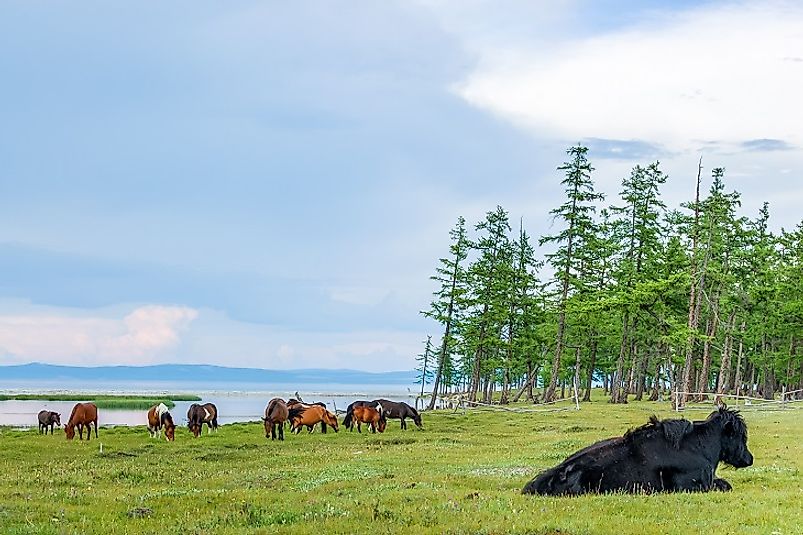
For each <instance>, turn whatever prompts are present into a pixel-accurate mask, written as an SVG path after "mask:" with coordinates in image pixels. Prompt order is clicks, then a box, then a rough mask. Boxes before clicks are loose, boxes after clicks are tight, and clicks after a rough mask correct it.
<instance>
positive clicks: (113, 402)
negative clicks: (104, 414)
mask: <svg viewBox="0 0 803 535" xmlns="http://www.w3.org/2000/svg"><path fill="white" fill-rule="evenodd" d="M11 400H14V401H36V400H43V401H76V402H78V401H84V402H86V401H91V402H93V403H94V404H95V405H96V406H97V407H98V409H127V410H137V409H144V410H147V409H149V408H151V407H153V406H154V405H156V404H158V403H164V404H165V405H167V407H168V408H170V409H172V408H173V407H175V406H176V404H175V403H174V401H201V398H200V397H199V396H196V395H192V394H171V395H169V396H137V395H128V394H0V401H11ZM62 416H63V417H64V418H65V420H64V422H63V423H66V422H67V419H68V418H69V417H70V415H69V414H63V415H62Z"/></svg>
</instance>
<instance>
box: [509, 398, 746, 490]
mask: <svg viewBox="0 0 803 535" xmlns="http://www.w3.org/2000/svg"><path fill="white" fill-rule="evenodd" d="M720 461H722V462H724V463H726V464H729V465H731V466H733V467H735V468H744V467H746V466H750V465H751V464H753V455H752V454H751V453H750V451H749V450H748V449H747V425H746V424H745V422H744V419H743V418H742V417H741V416H740V415H739V413H738V412H736V411H733V410H730V409H728V408H727V407H721V408H719V409H718V410H716V411H714V412H712V413H711V415H710V416H709V417H708V418H707V419H706V420H704V421H701V422H690V421H688V420H658V418H656V417H655V416H653V417H651V418H650V421H649V423H647V424H646V425H643V426H641V427H638V428H636V429H633V430H630V431H628V432H627V433H625V435H624V436H623V437H616V438H609V439H607V440H603V441H601V442H597V443H596V444H592V445H591V446H588V447H587V448H584V449H582V450H580V451H578V452H577V453H575V454H574V455H572V456H571V457H569V458H568V459H566V460H565V461H563V462H562V463H560V464H559V465H558V466H555V467H554V468H550V469H549V470H547V471H545V472H542V473H541V474H540V475H538V476H537V477H536V478H535V479H533V480H532V481H530V482H529V483H527V485H526V486H525V487H524V489H523V490H522V493H524V494H548V495H553V496H557V495H578V494H586V493H590V492H615V491H619V492H631V493H638V492H644V493H651V492H684V491H686V492H693V491H694V492H708V491H711V490H722V491H726V490H731V489H732V487H731V485H730V483H728V482H727V481H725V480H724V479H721V478H717V477H715V476H714V473H715V471H716V469H717V465H718V464H719V462H720Z"/></svg>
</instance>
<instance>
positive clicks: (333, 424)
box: [38, 398, 422, 441]
mask: <svg viewBox="0 0 803 535" xmlns="http://www.w3.org/2000/svg"><path fill="white" fill-rule="evenodd" d="M147 418H148V433H149V434H150V436H151V437H152V438H161V437H162V436H164V438H165V439H166V440H167V441H173V440H175V436H176V424H175V422H174V421H173V416H172V415H171V414H170V410H169V409H168V407H167V405H165V404H164V403H159V404H157V405H154V406H153V407H151V408H150V409H148V414H147ZM388 418H396V419H399V420H401V428H402V429H407V422H406V419H407V418H410V419H412V420H413V422H414V423H415V424H416V425H417V426H418V427H422V423H421V415H420V414H419V413H418V411H417V410H415V409H414V408H413V407H411V406H410V405H408V404H407V403H404V402H397V401H390V400H387V399H375V400H373V401H355V402H354V403H352V404H351V405H349V406H348V408H347V409H346V415H345V417H344V419H343V425H344V427H346V428H347V429H349V430H353V429H354V424H355V423H356V425H357V431H358V432H360V433H362V428H361V425H362V424H367V425H368V428H369V429H370V430H371V432H372V433H376V432H379V433H383V432H384V431H385V427H386V426H387V419H388ZM38 419H39V433H40V434H41V433H44V434H47V431H48V429H49V430H50V434H51V435H52V434H53V428H54V427H61V414H59V413H57V412H53V411H46V410H43V411H40V412H39V415H38ZM262 421H263V422H264V424H265V438H268V437H270V438H271V439H272V440H275V439H276V438H278V439H279V440H284V427H285V425H286V424H289V426H290V432H291V433H296V434H298V433H299V432H300V431H301V430H302V429H303V428H305V427H306V428H307V430H308V432H310V433H311V432H312V431H313V430H314V429H315V426H317V425H318V424H320V427H321V432H322V433H326V431H327V429H329V428H332V429H333V430H334V431H335V433H337V431H338V421H337V415H336V414H335V413H333V412H331V411H329V410H328V409H327V408H326V404H325V403H320V402H319V403H304V402H302V401H300V400H298V399H294V398H290V399H289V400H287V401H285V400H283V399H282V398H273V399H272V400H270V401H269V402H268V405H267V407H265V415H264V416H263V417H262ZM204 424H206V426H207V429H208V432H209V433H211V432H213V431H217V429H218V411H217V407H216V406H215V404H214V403H204V404H203V405H199V404H198V403H193V404H192V405H190V408H189V409H188V410H187V427H188V428H189V430H190V432H191V433H192V434H193V436H195V437H196V438H197V437H199V436H200V435H201V432H202V431H203V426H204ZM93 425H94V428H95V438H97V437H98V408H97V406H95V404H94V403H91V402H90V403H76V404H75V406H74V407H73V409H72V412H71V413H70V419H69V420H68V421H67V423H66V425H65V426H64V433H65V435H66V437H67V439H68V440H72V439H73V438H75V429H76V428H77V429H78V438H79V439H80V440H83V439H84V428H85V427H86V429H87V440H90V439H91V428H92V426H93Z"/></svg>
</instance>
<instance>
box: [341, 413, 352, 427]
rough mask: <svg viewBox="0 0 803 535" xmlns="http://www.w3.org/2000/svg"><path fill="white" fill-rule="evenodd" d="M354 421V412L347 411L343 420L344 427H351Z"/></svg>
mask: <svg viewBox="0 0 803 535" xmlns="http://www.w3.org/2000/svg"><path fill="white" fill-rule="evenodd" d="M352 420H354V411H353V410H347V411H346V417H345V418H343V426H344V427H351V424H352Z"/></svg>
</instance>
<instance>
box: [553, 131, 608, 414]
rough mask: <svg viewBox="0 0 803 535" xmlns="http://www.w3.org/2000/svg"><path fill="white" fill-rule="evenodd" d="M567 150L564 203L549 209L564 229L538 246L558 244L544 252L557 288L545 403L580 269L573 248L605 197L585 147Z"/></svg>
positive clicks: (555, 379) (556, 369)
mask: <svg viewBox="0 0 803 535" xmlns="http://www.w3.org/2000/svg"><path fill="white" fill-rule="evenodd" d="M566 152H567V154H568V155H569V157H570V159H569V161H567V162H564V164H563V165H561V166H560V167H558V171H563V172H564V173H565V177H564V179H563V180H562V181H561V184H563V186H564V188H565V189H564V191H565V193H566V202H564V203H563V204H561V205H560V206H558V207H557V208H555V209H553V210H552V211H551V212H550V214H552V216H553V218H554V219H560V220H561V222H562V223H563V224H565V226H566V228H565V229H563V230H562V231H561V232H559V233H558V234H555V235H552V236H544V237H542V238H541V240H540V243H541V245H543V244H545V243H556V244H557V245H558V249H557V251H555V252H554V253H551V254H549V255H547V258H548V260H549V262H550V264H551V265H552V267H553V268H554V269H555V278H556V280H555V282H556V283H557V285H558V288H559V290H558V300H557V308H558V310H557V314H558V318H557V332H556V335H555V353H554V356H553V358H552V366H551V370H550V376H549V386H548V387H547V389H546V391H545V392H544V401H545V402H549V401H553V400H554V399H555V389H556V387H557V384H558V375H559V373H560V364H561V356H562V354H563V345H564V342H565V331H566V304H567V302H568V298H569V293H570V291H571V290H572V289H573V288H574V287H576V286H577V284H578V281H577V279H576V278H575V276H576V274H577V273H578V272H579V267H580V259H579V258H578V257H577V255H576V252H575V248H576V246H577V242H578V241H580V240H583V239H584V238H586V237H587V236H588V235H589V234H590V233H591V232H590V229H591V227H592V223H593V215H594V213H595V211H596V206H595V204H594V203H595V202H596V201H599V200H602V199H603V198H604V197H603V195H602V194H600V193H595V192H594V183H593V181H592V180H591V172H592V171H593V170H594V169H593V167H591V164H590V163H589V162H588V159H587V157H586V154H587V153H588V148H587V147H583V146H582V145H577V146H576V147H571V148H570V149H568V150H567V151H566Z"/></svg>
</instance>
